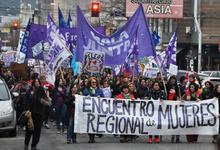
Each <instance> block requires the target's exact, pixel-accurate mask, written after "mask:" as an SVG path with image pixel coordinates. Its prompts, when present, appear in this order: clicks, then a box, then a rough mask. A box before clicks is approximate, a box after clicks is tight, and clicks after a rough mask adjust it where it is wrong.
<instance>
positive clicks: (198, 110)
mask: <svg viewBox="0 0 220 150" xmlns="http://www.w3.org/2000/svg"><path fill="white" fill-rule="evenodd" d="M75 106H76V109H75V125H74V131H75V132H76V133H93V134H124V135H126V134H132V135H176V134H178V135H187V134H190V135H192V134H200V135H215V134H218V128H219V119H218V114H219V112H218V100H216V99H209V100H204V101H200V102H193V101H185V102H181V101H168V100H164V101H163V102H161V101H159V100H134V101H130V100H114V99H112V98H97V97H88V96H80V95H76V103H75Z"/></svg>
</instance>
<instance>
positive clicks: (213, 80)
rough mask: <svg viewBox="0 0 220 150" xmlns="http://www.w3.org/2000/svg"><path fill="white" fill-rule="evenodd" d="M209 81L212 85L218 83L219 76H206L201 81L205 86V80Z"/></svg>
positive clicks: (219, 80) (219, 81)
mask: <svg viewBox="0 0 220 150" xmlns="http://www.w3.org/2000/svg"><path fill="white" fill-rule="evenodd" d="M207 81H210V82H211V83H212V84H213V85H214V86H216V85H217V84H220V78H215V77H208V78H206V79H205V80H203V81H202V86H205V82H207Z"/></svg>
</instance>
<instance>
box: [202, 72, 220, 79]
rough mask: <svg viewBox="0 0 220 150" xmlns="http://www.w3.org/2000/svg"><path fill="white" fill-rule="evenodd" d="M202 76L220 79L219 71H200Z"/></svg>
mask: <svg viewBox="0 0 220 150" xmlns="http://www.w3.org/2000/svg"><path fill="white" fill-rule="evenodd" d="M201 73H203V74H207V75H208V76H209V77H217V78H220V71H201Z"/></svg>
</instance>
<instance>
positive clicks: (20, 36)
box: [15, 30, 26, 64]
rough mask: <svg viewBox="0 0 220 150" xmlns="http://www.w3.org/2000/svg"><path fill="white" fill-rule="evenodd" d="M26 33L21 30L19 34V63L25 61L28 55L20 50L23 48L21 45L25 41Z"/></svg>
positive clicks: (17, 55) (17, 60) (17, 58)
mask: <svg viewBox="0 0 220 150" xmlns="http://www.w3.org/2000/svg"><path fill="white" fill-rule="evenodd" d="M24 34H25V32H24V31H22V30H21V31H20V35H19V41H18V48H17V53H16V60H15V62H17V63H19V64H22V63H24V61H25V57H26V55H25V54H24V53H22V52H21V51H20V50H21V45H22V42H23V38H24Z"/></svg>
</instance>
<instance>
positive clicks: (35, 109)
mask: <svg viewBox="0 0 220 150" xmlns="http://www.w3.org/2000/svg"><path fill="white" fill-rule="evenodd" d="M46 97H47V96H46V93H45V91H44V88H43V87H41V86H40V87H38V88H36V89H33V88H30V89H29V90H28V91H27V93H26V100H25V109H26V110H30V111H31V112H32V113H34V114H38V115H41V116H43V111H44V107H43V106H44V105H43V103H42V102H41V98H43V99H46Z"/></svg>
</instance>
